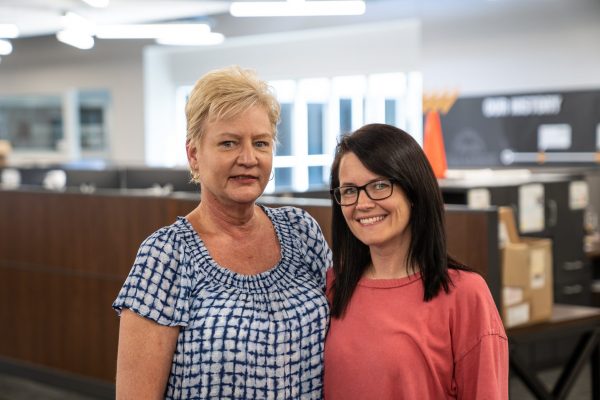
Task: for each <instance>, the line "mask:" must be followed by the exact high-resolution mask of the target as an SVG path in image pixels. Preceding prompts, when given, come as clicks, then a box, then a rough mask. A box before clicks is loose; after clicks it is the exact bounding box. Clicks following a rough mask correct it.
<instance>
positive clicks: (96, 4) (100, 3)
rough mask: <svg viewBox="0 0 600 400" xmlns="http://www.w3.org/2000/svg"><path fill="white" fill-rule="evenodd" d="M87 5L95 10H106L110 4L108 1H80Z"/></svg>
mask: <svg viewBox="0 0 600 400" xmlns="http://www.w3.org/2000/svg"><path fill="white" fill-rule="evenodd" d="M82 1H83V2H84V3H86V4H87V5H90V6H92V7H95V8H106V7H108V4H109V3H110V0H82Z"/></svg>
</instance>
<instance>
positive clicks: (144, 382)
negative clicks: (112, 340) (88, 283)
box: [116, 309, 179, 400]
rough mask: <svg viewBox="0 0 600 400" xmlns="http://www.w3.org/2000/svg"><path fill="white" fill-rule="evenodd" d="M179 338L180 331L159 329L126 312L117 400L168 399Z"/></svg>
mask: <svg viewBox="0 0 600 400" xmlns="http://www.w3.org/2000/svg"><path fill="white" fill-rule="evenodd" d="M178 335H179V328H178V327H171V326H164V325H159V324H157V323H156V322H154V321H152V320H150V319H147V318H144V317H142V316H140V315H138V314H136V313H134V312H133V311H130V310H128V309H123V311H122V313H121V322H120V327H119V351H118V355H117V384H116V389H117V400H133V399H144V400H153V399H164V397H165V388H166V386H167V379H168V377H169V372H170V370H171V364H172V362H173V354H174V352H175V345H176V343H177V336H178Z"/></svg>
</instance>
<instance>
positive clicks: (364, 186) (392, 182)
mask: <svg viewBox="0 0 600 400" xmlns="http://www.w3.org/2000/svg"><path fill="white" fill-rule="evenodd" d="M383 181H389V182H390V183H391V187H392V189H391V190H390V194H389V195H387V196H385V197H382V198H380V199H374V198H372V197H371V195H370V194H369V192H368V191H367V186H369V185H370V184H372V183H375V182H383ZM397 182H398V181H397V180H396V179H394V178H384V179H379V178H378V179H373V180H372V181H370V182H367V183H365V184H364V185H362V186H355V185H348V186H338V187H336V188H333V189H330V190H329V194H330V195H331V197H333V199H334V200H335V202H336V203H338V205H340V207H347V206H353V205H355V204H356V203H358V198H359V197H360V191H361V190H362V191H364V192H365V194H366V195H367V197H368V198H369V199H371V200H373V201H378V200H385V199H387V198H389V197H391V196H392V194H394V184H395V183H397ZM348 187H353V188H356V189H357V190H358V191H357V192H356V200H355V201H354V203H349V204H341V203H340V201H338V199H337V197H335V191H336V190H340V189H341V188H348Z"/></svg>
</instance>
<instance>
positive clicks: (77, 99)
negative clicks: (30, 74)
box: [0, 90, 110, 161]
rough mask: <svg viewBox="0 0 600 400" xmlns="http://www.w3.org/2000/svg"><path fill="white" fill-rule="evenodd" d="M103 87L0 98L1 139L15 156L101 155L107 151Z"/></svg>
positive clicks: (106, 96)
mask: <svg viewBox="0 0 600 400" xmlns="http://www.w3.org/2000/svg"><path fill="white" fill-rule="evenodd" d="M109 105H110V95H109V93H108V91H105V90H88V91H69V92H67V93H64V94H62V95H14V96H10V97H0V139H4V140H8V141H10V143H11V145H12V147H13V148H14V151H15V155H16V156H17V157H20V156H25V158H24V159H27V157H32V159H36V160H37V159H38V158H37V157H35V155H39V156H40V157H42V158H43V157H44V156H48V155H50V156H55V159H56V160H61V157H63V158H68V159H70V160H71V161H75V160H76V159H77V158H81V159H86V158H104V157H105V156H106V153H107V150H108V121H107V119H108V118H107V117H108V109H109Z"/></svg>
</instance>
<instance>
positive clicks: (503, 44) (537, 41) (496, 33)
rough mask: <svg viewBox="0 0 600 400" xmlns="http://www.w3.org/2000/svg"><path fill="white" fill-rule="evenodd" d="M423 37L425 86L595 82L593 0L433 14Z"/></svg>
mask: <svg viewBox="0 0 600 400" xmlns="http://www.w3.org/2000/svg"><path fill="white" fill-rule="evenodd" d="M491 3H504V2H491ZM500 5H501V4H500ZM422 38H423V49H422V53H421V55H422V59H421V60H422V62H423V65H422V67H423V79H424V89H425V91H427V90H454V89H456V90H458V91H459V92H460V94H461V95H478V94H494V93H505V92H511V93H518V92H532V91H533V92H535V91H548V90H550V91H552V90H560V89H564V90H569V89H582V88H595V89H599V88H600V2H598V1H593V0H589V1H588V0H571V1H567V2H564V1H537V2H533V3H531V4H528V5H523V6H521V7H516V8H514V9H513V8H511V9H510V10H507V9H504V8H498V10H497V12H493V13H489V14H486V15H480V16H478V17H477V18H476V19H473V18H472V17H465V16H462V17H461V16H454V17H452V18H440V17H436V18H430V19H426V20H425V21H424V22H423V35H422Z"/></svg>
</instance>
